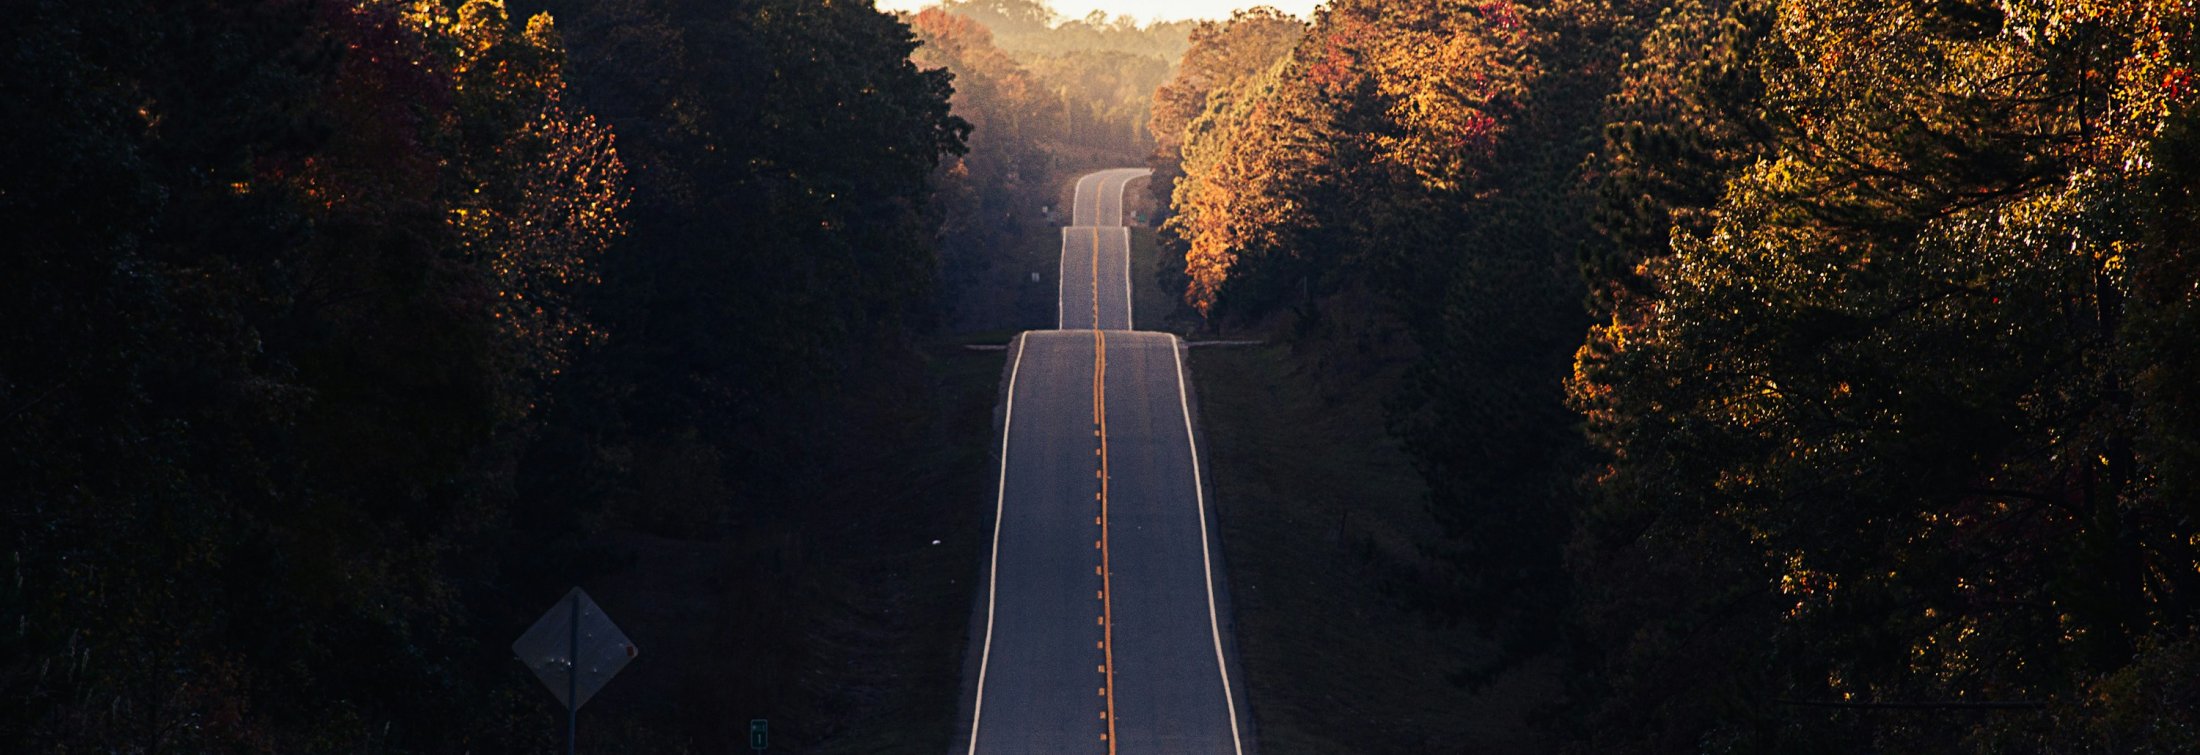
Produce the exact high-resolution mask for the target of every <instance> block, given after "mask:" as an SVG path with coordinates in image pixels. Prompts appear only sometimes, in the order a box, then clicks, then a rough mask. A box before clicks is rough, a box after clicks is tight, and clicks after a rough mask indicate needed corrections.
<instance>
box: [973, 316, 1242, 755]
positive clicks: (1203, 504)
mask: <svg viewBox="0 0 2200 755" xmlns="http://www.w3.org/2000/svg"><path fill="white" fill-rule="evenodd" d="M1181 343H1182V339H1179V338H1177V337H1176V335H1175V334H1170V335H1169V354H1170V356H1173V357H1175V358H1176V405H1177V408H1178V409H1181V410H1183V412H1184V445H1185V446H1187V447H1189V448H1190V449H1191V451H1192V494H1193V496H1194V498H1195V500H1197V501H1198V502H1199V566H1200V571H1201V572H1203V573H1204V574H1206V576H1207V630H1208V632H1209V633H1210V634H1212V635H1213V637H1214V638H1215V669H1216V670H1218V671H1220V672H1222V704H1223V707H1225V708H1227V709H1229V712H1230V746H1231V747H1232V748H1233V750H1234V751H1235V752H1236V753H1238V755H1244V753H1245V744H1244V743H1243V742H1240V741H1239V737H1238V720H1237V700H1236V698H1234V697H1233V696H1232V695H1231V693H1230V666H1229V662H1228V661H1226V660H1224V658H1223V655H1222V623H1221V621H1220V620H1219V619H1217V618H1215V568H1214V558H1213V557H1212V556H1210V555H1208V553H1207V489H1206V486H1205V485H1204V484H1202V483H1201V482H1200V480H1199V441H1197V440H1194V439H1193V437H1192V405H1191V401H1190V400H1189V399H1186V398H1185V397H1184V350H1183V349H1182V348H1180V344H1181ZM1022 356H1023V354H1022V353H1021V352H1018V354H1017V357H1018V358H1019V359H1020V358H1021V357H1022ZM1013 374H1014V373H1013V371H1011V377H1010V379H1009V382H1010V383H1014V382H1015V378H1014V377H1013ZM1009 397H1010V398H1011V399H1013V398H1015V389H1014V388H1013V387H1011V388H1010V393H1009ZM1004 447H1005V446H1004ZM1003 455H1004V457H1005V455H1006V451H1003ZM1003 475H1004V477H1003V479H1004V480H1005V479H1006V477H1005V475H1006V473H1005V472H1004V473H1003ZM987 622H988V625H989V626H990V623H991V619H990V618H988V619H987ZM988 631H989V632H990V629H989V630H988ZM978 677H979V688H980V691H981V692H983V688H984V679H985V671H984V665H983V664H982V663H981V664H980V665H979V672H978ZM971 728H972V729H973V734H972V737H973V739H972V740H971V741H972V742H975V741H977V740H976V739H975V737H976V734H975V729H976V728H977V727H976V725H975V724H973V725H972V727H971Z"/></svg>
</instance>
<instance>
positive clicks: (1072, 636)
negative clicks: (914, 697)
mask: <svg viewBox="0 0 2200 755" xmlns="http://www.w3.org/2000/svg"><path fill="white" fill-rule="evenodd" d="M1146 173H1147V172H1146V171H1143V170H1114V171H1103V172H1100V173H1095V174H1092V175H1089V176H1086V177H1084V179H1082V180H1080V181H1079V182H1078V188H1077V192H1076V196H1075V199H1076V202H1075V208H1074V209H1073V211H1072V218H1073V220H1075V221H1077V222H1079V223H1080V224H1083V223H1094V224H1098V225H1089V226H1088V225H1079V226H1073V227H1070V228H1065V229H1064V230H1063V248H1062V273H1061V287H1062V297H1061V298H1062V314H1061V317H1062V321H1061V324H1062V326H1063V327H1064V328H1070V329H1064V330H1053V331H1031V332H1027V333H1023V334H1021V335H1020V336H1018V337H1017V339H1016V341H1015V342H1014V343H1013V344H1012V351H1011V354H1010V367H1009V373H1008V389H1007V391H1006V396H1007V399H1006V401H1005V402H1004V406H1003V412H1002V426H1001V467H1000V480H999V483H998V489H997V491H996V494H995V499H994V501H993V504H994V531H993V543H992V549H991V557H990V559H989V562H988V565H987V575H986V583H985V591H986V592H985V595H984V600H983V601H981V604H980V607H979V612H980V615H979V616H978V617H977V620H978V622H979V623H980V625H981V626H982V630H981V631H982V634H981V635H980V636H979V637H976V638H974V642H976V643H977V645H976V646H975V647H973V648H972V651H973V653H974V654H975V655H976V656H977V664H976V668H975V669H974V671H973V673H974V675H975V678H974V679H972V680H970V683H969V684H967V685H966V688H967V695H966V698H965V700H966V706H965V710H966V712H967V713H968V716H969V718H968V727H967V728H966V729H965V730H964V731H963V736H964V737H965V739H964V742H965V743H966V744H965V745H964V746H962V747H958V748H957V750H958V751H963V752H969V753H977V752H989V753H1062V752H1105V753H1117V752H1134V753H1149V752H1151V753H1242V752H1244V751H1245V750H1246V744H1247V740H1249V739H1250V737H1249V736H1247V732H1245V731H1244V730H1243V727H1242V726H1241V725H1240V724H1241V720H1242V719H1241V718H1240V712H1239V708H1240V706H1239V704H1238V701H1239V699H1240V695H1241V690H1240V689H1239V688H1237V687H1236V686H1234V685H1235V684H1236V682H1234V681H1233V680H1232V678H1231V673H1230V670H1231V661H1230V658H1231V655H1232V653H1231V652H1230V649H1229V646H1230V641H1229V637H1230V633H1229V626H1228V623H1227V622H1228V619H1229V610H1228V605H1227V597H1226V593H1225V592H1224V591H1223V590H1222V587H1221V584H1222V576H1223V575H1222V571H1221V568H1220V566H1221V565H1220V563H1219V561H1218V559H1219V557H1220V554H1219V552H1218V548H1217V546H1216V544H1215V543H1214V540H1213V536H1212V535H1213V520H1212V515H1211V511H1210V509H1209V507H1208V506H1207V501H1206V492H1205V486H1204V483H1203V482H1202V480H1201V477H1200V469H1199V451H1198V446H1197V434H1196V433H1195V432H1194V428H1193V423H1192V415H1191V406H1190V400H1189V397H1188V391H1187V388H1186V383H1185V375H1184V367H1183V357H1182V351H1181V349H1182V343H1181V342H1180V341H1179V340H1178V339H1177V338H1176V337H1175V336H1173V335H1169V334H1165V333H1142V332H1136V331H1132V330H1129V328H1130V326H1131V316H1130V291H1129V287H1130V279H1129V257H1130V251H1129V231H1128V229H1126V228H1123V227H1122V226H1121V218H1122V193H1123V190H1124V186H1125V185H1126V184H1127V183H1129V182H1130V181H1133V180H1137V179H1139V178H1142V177H1144V176H1145V175H1146Z"/></svg>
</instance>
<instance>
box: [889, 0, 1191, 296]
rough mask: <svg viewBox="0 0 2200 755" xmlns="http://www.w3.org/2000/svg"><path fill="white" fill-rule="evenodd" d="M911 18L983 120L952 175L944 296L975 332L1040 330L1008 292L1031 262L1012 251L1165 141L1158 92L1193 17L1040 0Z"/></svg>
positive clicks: (957, 3) (965, 105)
mask: <svg viewBox="0 0 2200 755" xmlns="http://www.w3.org/2000/svg"><path fill="white" fill-rule="evenodd" d="M904 20H905V21H907V23H908V24H909V26H910V28H912V29H913V30H915V32H916V34H917V37H918V39H919V41H921V42H922V43H923V46H922V47H919V48H918V49H917V51H916V52H915V54H914V59H915V60H916V62H917V64H918V65H920V66H922V67H925V68H941V69H945V70H946V71H948V72H949V73H951V74H952V75H953V76H954V78H955V94H954V106H955V113H956V114H957V115H958V116H959V117H962V118H965V119H967V120H968V121H969V122H970V123H971V124H972V126H973V129H972V133H971V135H970V149H969V151H968V153H967V154H963V155H959V156H953V157H950V158H948V159H947V160H946V162H945V163H944V164H943V165H942V166H941V169H940V171H939V184H940V193H941V198H940V203H939V208H938V213H937V214H938V216H939V217H940V219H941V221H942V223H943V226H944V227H943V229H942V236H941V246H942V248H941V263H942V273H943V281H944V284H945V285H946V286H947V290H946V291H944V292H943V297H942V298H943V299H944V300H945V301H946V302H947V303H948V307H949V309H951V310H952V312H953V315H954V320H953V323H954V324H955V325H956V326H958V327H961V328H965V329H978V330H984V329H1001V328H1020V327H1023V326H1027V325H1035V324H1037V322H1035V321H1032V320H1031V318H1029V317H1018V316H1016V315H1013V314H1009V313H1008V312H1007V310H1009V309H1010V308H1011V307H1010V306H1009V303H1007V302H1002V301H997V299H999V298H1000V297H1001V296H1002V295H1003V293H1004V292H1013V291H1016V290H1017V289H1018V285H1017V284H1018V281H1019V279H1020V278H1021V276H1023V275H1025V274H1027V272H1028V268H1030V267H1031V266H1030V265H1024V264H1014V263H1013V262H1012V261H1011V260H1010V259H1009V256H1010V255H1011V254H1012V253H1013V252H1014V251H1016V250H1020V249H1023V248H1025V247H1029V246H1032V245H1034V244H1047V243H1052V242H1051V239H1052V238H1053V235H1054V234H1055V230H1054V227H1055V226H1056V225H1058V224H1059V222H1060V221H1059V220H1058V218H1055V217H1050V216H1047V215H1044V214H1042V213H1041V211H1040V210H1041V208H1042V207H1052V206H1053V205H1055V204H1058V203H1059V202H1057V201H1056V200H1055V199H1054V197H1055V196H1056V194H1057V193H1058V192H1059V190H1060V189H1061V188H1062V187H1064V186H1066V185H1068V184H1069V183H1070V182H1072V181H1074V180H1075V178H1076V177H1077V176H1078V175H1080V174H1082V173H1084V172H1086V171H1090V170H1095V169H1099V168H1105V167H1111V166H1121V165H1130V164H1136V163H1137V162H1138V161H1140V160H1142V159H1143V158H1144V157H1145V155H1146V154H1147V153H1148V152H1149V151H1151V150H1152V148H1153V138H1152V137H1151V136H1150V135H1149V133H1148V132H1147V130H1146V125H1147V120H1148V118H1149V110H1150V108H1151V101H1152V94H1153V91H1154V89H1155V88H1156V87H1159V86H1161V84H1162V82H1163V81H1164V80H1166V79H1167V78H1168V76H1169V70H1170V66H1171V64H1172V63H1173V62H1174V61H1175V60H1176V58H1177V56H1178V55H1180V54H1181V53H1182V50H1183V48H1184V45H1185V41H1184V35H1183V30H1184V29H1185V28H1186V27H1187V26H1188V24H1185V23H1156V24H1150V25H1140V24H1138V23H1136V22H1135V21H1133V20H1132V19H1129V18H1127V17H1122V18H1115V19H1112V20H1111V19H1108V18H1105V17H1102V16H1099V15H1096V16H1095V17H1093V18H1088V19H1084V20H1073V21H1062V20H1060V19H1058V18H1057V14H1056V13H1055V12H1054V10H1053V9H1052V8H1050V7H1048V6H1047V5H1046V4H1045V3H1043V2H1039V1H1038V0H949V1H948V2H944V3H942V4H939V5H935V6H932V7H928V8H925V9H923V10H921V11H918V12H916V13H912V14H907V15H905V16H904ZM1055 209H1057V210H1059V209H1060V208H1055ZM1039 236H1043V237H1045V238H1044V239H1038V238H1034V237H1039ZM1049 260H1051V257H1049ZM1051 264H1052V263H1051V261H1050V262H1048V263H1047V265H1046V267H1049V268H1050V267H1051ZM1046 294H1047V295H1048V296H1050V297H1051V296H1052V289H1051V287H1050V288H1048V289H1047V291H1046ZM1040 304H1042V305H1043V306H1040V307H1038V308H1039V309H1044V310H1046V311H1047V312H1052V307H1053V306H1054V304H1053V302H1052V301H1051V299H1049V300H1048V301H1045V302H1041V303H1040ZM1025 309H1029V307H1025ZM1046 317H1048V318H1051V317H1052V315H1051V314H1048V315H1046Z"/></svg>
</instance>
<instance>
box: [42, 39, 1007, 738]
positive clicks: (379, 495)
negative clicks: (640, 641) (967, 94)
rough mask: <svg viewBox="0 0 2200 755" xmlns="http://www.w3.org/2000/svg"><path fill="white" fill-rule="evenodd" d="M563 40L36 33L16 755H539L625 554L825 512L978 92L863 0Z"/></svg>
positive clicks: (896, 328)
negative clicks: (821, 472)
mask: <svg viewBox="0 0 2200 755" xmlns="http://www.w3.org/2000/svg"><path fill="white" fill-rule="evenodd" d="M546 5H553V6H556V7H555V10H557V11H558V13H557V15H556V19H557V21H556V22H553V20H552V16H551V15H549V14H535V15H532V16H528V15H527V14H524V13H518V14H515V13H508V12H507V10H506V8H505V6H504V4H503V3H501V2H496V1H495V0H464V1H460V0H448V1H446V0H421V1H418V2H395V1H385V0H362V1H359V2H337V1H315V0H254V1H252V2H214V1H212V0H203V1H202V0H184V1H180V2H179V1H174V0H164V1H162V2H144V1H136V0H125V1H123V2H100V3H73V2H50V1H46V0H34V1H33V2H30V3H27V4H21V5H20V7H15V8H11V10H10V12H9V13H8V14H6V16H5V17H4V18H0V30H4V31H0V44H4V45H5V46H6V56H7V59H8V61H9V62H8V65H7V66H5V67H4V68H0V91H5V92H6V95H5V96H4V97H0V114H4V118H0V143H4V146H0V176H4V178H0V225H4V226H5V227H6V228H7V229H8V233H9V239H10V241H9V242H8V243H7V244H5V245H0V269H4V270H5V271H6V272H5V273H0V317H4V318H5V319H6V321H7V322H8V323H10V326H9V327H8V328H6V331H5V334H4V335H0V481H4V483H0V490H4V492H5V499H4V500H0V515H4V517H5V522H6V524H5V527H4V528H0V538H4V539H5V542H4V547H5V548H6V551H7V554H6V556H7V561H6V563H5V569H6V571H5V579H4V580H0V624H4V625H5V626H6V630H5V631H0V646H4V648H5V650H4V652H0V697H4V698H5V699H7V700H8V701H9V704H8V705H6V706H4V708H0V741H4V742H7V743H8V744H7V745H6V746H5V748H4V749H8V750H10V751H13V752H77V751H100V752H210V751H269V752H321V751H336V750H375V751H437V752H443V751H453V752H455V751H515V750H539V749H545V748H547V747H548V746H549V745H550V743H551V742H553V741H554V737H555V735H554V734H553V733H552V732H554V731H555V730H556V728H557V727H555V726H554V725H553V721H554V718H553V716H552V715H551V714H550V708H551V706H550V705H549V704H546V703H547V700H548V697H547V696H546V695H545V694H544V693H543V691H542V690H540V689H537V688H535V687H536V683H535V682H534V680H533V679H532V678H531V677H530V676H529V675H528V674H527V672H525V671H524V670H522V669H521V668H520V667H519V665H518V664H517V663H516V662H513V661H512V659H511V658H510V656H509V654H508V652H507V651H506V650H505V649H504V644H505V643H507V642H509V641H510V640H511V638H512V636H515V634H513V633H516V631H517V629H519V628H523V627H524V626H526V623H527V622H528V621H530V620H531V619H532V616H533V615H534V614H535V613H536V612H538V611H540V610H542V609H543V608H545V607H547V605H548V602H549V601H550V600H552V599H554V598H555V597H556V596H557V595H558V594H560V593H562V591H563V589H564V587H565V586H566V585H570V584H572V583H573V582H575V581H578V580H580V579H583V578H586V577H589V576H591V575H592V574H596V573H601V571H602V570H604V569H605V568H608V567H606V566H605V564H603V563H601V559H597V560H596V561H591V560H590V559H588V558H583V557H582V556H585V555H587V553H589V551H588V550H587V546H586V543H587V542H588V541H589V539H590V538H591V537H593V536H594V535H596V534H598V533H602V532H605V531H608V530H613V529H632V530H641V531H655V532H667V533H679V534H683V535H685V536H689V537H693V538H697V539H709V538H712V537H720V536H723V535H724V533H726V532H728V531H729V529H730V528H733V527H735V526H736V525H737V524H738V525H740V526H749V525H751V524H752V523H755V522H770V521H772V520H773V519H774V518H775V517H786V516H791V515H794V514H795V513H799V512H800V511H801V505H800V501H802V500H804V499H801V498H794V497H790V496H789V495H788V493H787V491H788V490H789V488H791V487H792V483H791V481H792V479H793V478H795V477H796V476H798V475H801V474H803V473H804V472H805V470H807V469H809V468H811V467H814V466H815V462H814V461H813V459H814V456H813V453H814V452H815V451H816V449H817V448H818V447H819V446H820V445H822V444H825V443H827V442H828V441H820V440H815V438H816V434H815V433H812V432H809V428H812V427H815V426H817V424H818V423H820V422H824V423H826V426H832V425H831V424H830V423H831V422H832V421H833V420H834V419H836V415H834V413H833V410H832V409H830V408H825V404H826V402H825V401H824V397H825V395H826V394H825V391H827V390H829V389H831V388H833V387H835V386H839V385H845V384H846V383H848V382H850V381H860V380H863V379H866V378H865V376H866V375H868V374H870V373H868V372H866V371H865V368H864V365H865V364H867V363H871V362H877V361H890V360H892V359H895V358H897V357H895V356H894V354H895V353H896V352H895V350H894V348H893V344H894V343H896V341H897V339H899V338H901V337H902V335H903V334H905V333H906V332H907V331H908V330H909V329H910V328H914V327H921V326H922V325H924V323H925V322H926V321H927V318H928V317H929V316H930V315H929V313H930V311H931V305H932V303H933V299H932V298H931V292H930V291H928V290H927V289H926V287H925V282H926V281H929V280H931V278H932V272H931V266H932V256H931V255H932V251H931V243H932V242H931V239H932V236H933V233H934V229H933V225H932V222H933V221H930V220H928V217H929V216H928V215H927V214H926V212H927V211H926V203H927V196H928V194H929V191H930V189H929V182H930V176H931V172H932V170H933V169H934V167H935V165H936V162H937V160H938V159H939V157H940V156H941V155H943V154H953V153H956V152H959V151H960V150H961V149H962V141H961V140H962V137H963V135H964V133H965V132H966V131H967V125H966V124H964V123H962V122H961V121H959V120H957V119H955V118H953V117H952V116H950V115H949V114H948V103H947V97H948V92H949V86H948V80H947V77H946V76H945V75H944V74H940V73H924V72H920V71H919V70H918V69H917V68H916V67H915V66H914V65H912V64H911V63H909V62H908V60H907V57H908V53H909V51H910V50H911V49H912V48H913V47H914V44H915V43H914V41H913V39H912V38H911V37H910V35H909V33H908V31H907V29H906V28H905V27H904V26H902V25H901V24H899V23H897V22H896V21H895V20H894V19H893V18H892V17H890V16H886V15H883V14H880V13H878V12H876V11H874V10H872V9H871V8H870V7H869V5H868V4H863V3H853V4H851V3H818V2H805V1H803V0H742V1H741V2H732V3H689V2H679V1H678V0H626V1H622V2H600V3H599V2H590V3H546ZM861 431H862V428H860V427H854V428H850V432H855V433H860V432H861ZM759 526H761V525H759ZM673 662H674V663H679V662H680V661H673ZM758 673H759V674H766V675H769V674H774V673H777V671H774V670H760V671H759V672H758ZM735 683H736V684H740V683H748V682H742V681H741V680H735ZM720 712H721V713H723V711H720ZM626 728H627V731H626V732H625V734H624V735H633V736H641V735H636V734H635V732H634V731H633V727H632V726H628V727H626ZM622 736H623V735H622ZM632 741H650V742H657V743H658V744H656V745H651V746H649V747H651V748H654V749H658V750H659V751H663V750H665V749H668V748H670V747H672V746H673V745H672V744H670V743H671V742H674V741H675V740H672V739H649V738H647V737H646V736H645V737H643V738H642V739H638V740H632Z"/></svg>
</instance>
